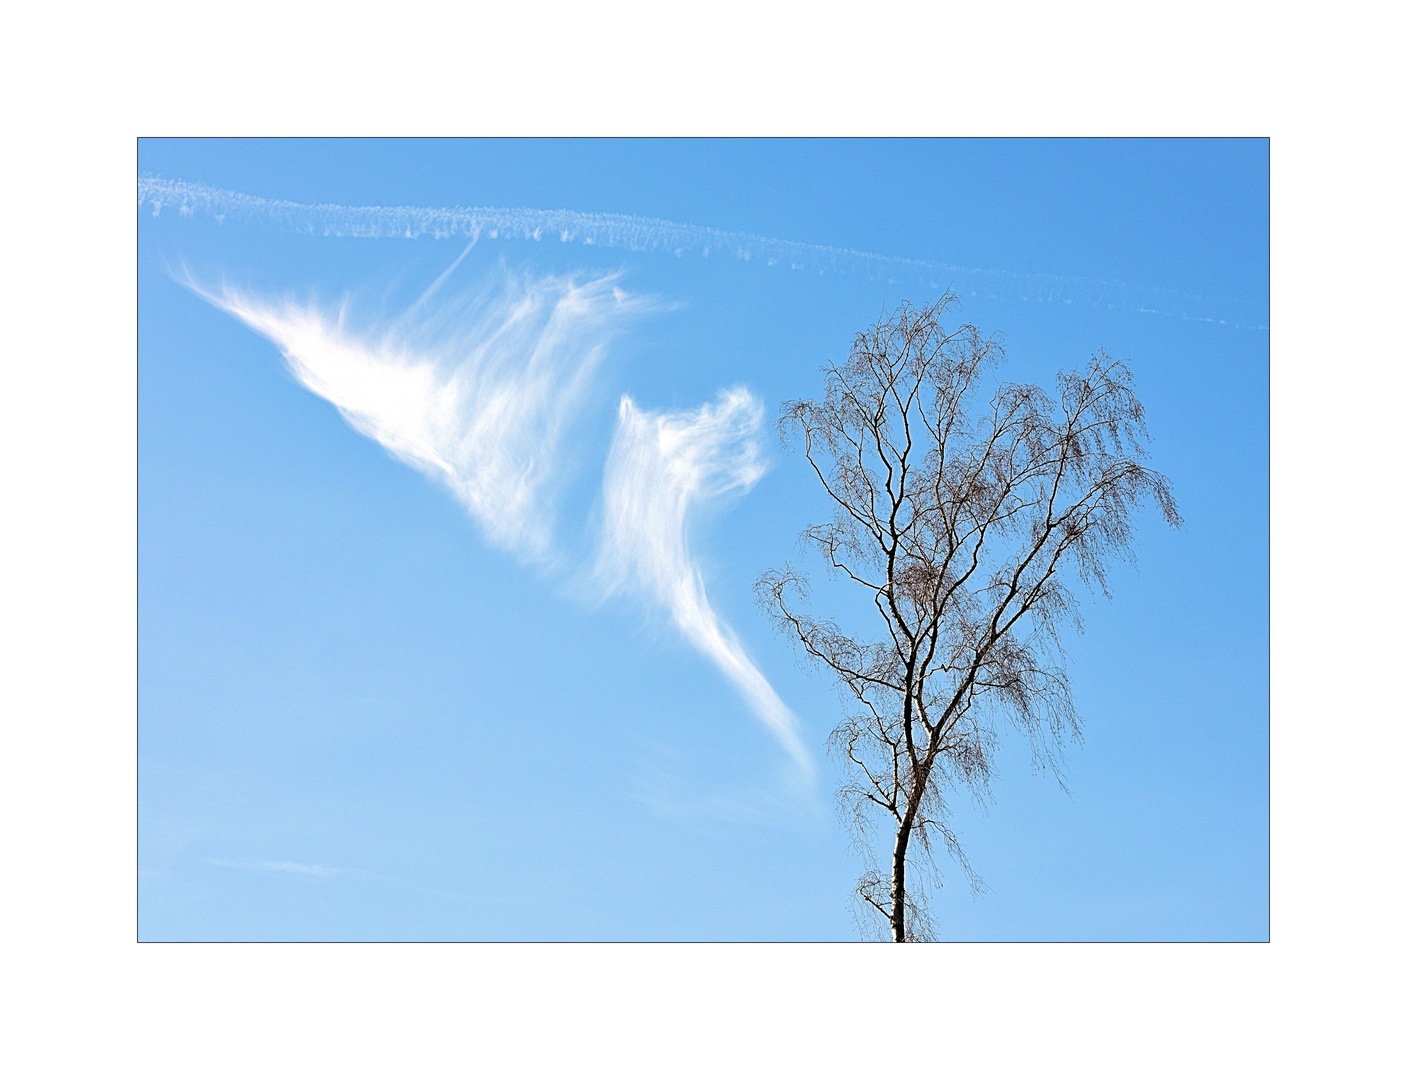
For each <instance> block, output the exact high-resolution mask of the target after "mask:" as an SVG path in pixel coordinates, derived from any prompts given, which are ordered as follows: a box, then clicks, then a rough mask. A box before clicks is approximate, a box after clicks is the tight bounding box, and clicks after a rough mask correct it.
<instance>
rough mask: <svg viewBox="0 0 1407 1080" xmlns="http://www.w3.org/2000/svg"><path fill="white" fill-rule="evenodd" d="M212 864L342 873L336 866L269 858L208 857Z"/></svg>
mask: <svg viewBox="0 0 1407 1080" xmlns="http://www.w3.org/2000/svg"><path fill="white" fill-rule="evenodd" d="M205 861H206V862H208V863H209V864H210V865H211V866H228V867H230V868H232V869H235V870H254V871H260V872H268V873H277V874H305V875H307V876H308V877H332V876H333V875H334V874H340V873H342V871H341V869H339V868H338V867H336V866H318V865H316V864H313V863H299V862H270V861H269V860H267V859H206V860H205Z"/></svg>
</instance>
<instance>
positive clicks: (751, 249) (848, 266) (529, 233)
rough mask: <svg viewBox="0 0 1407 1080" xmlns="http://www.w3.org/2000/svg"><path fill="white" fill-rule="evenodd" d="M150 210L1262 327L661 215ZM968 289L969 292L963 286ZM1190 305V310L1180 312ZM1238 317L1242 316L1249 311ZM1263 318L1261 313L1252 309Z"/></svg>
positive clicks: (1068, 286)
mask: <svg viewBox="0 0 1407 1080" xmlns="http://www.w3.org/2000/svg"><path fill="white" fill-rule="evenodd" d="M148 205H149V206H150V207H151V208H152V213H153V215H159V214H160V213H161V212H162V210H163V209H166V208H167V207H172V208H174V209H175V210H176V211H177V213H179V214H181V215H182V216H187V217H190V216H194V215H195V214H196V213H202V214H207V215H209V216H211V217H213V218H214V219H215V220H216V221H221V222H223V221H225V220H227V219H234V220H239V221H246V222H249V221H256V220H262V221H268V222H271V223H272V224H274V225H277V226H280V227H283V228H286V229H288V230H290V231H292V232H296V233H304V234H307V235H313V236H318V235H321V236H329V237H351V238H362V239H403V240H416V239H419V238H421V237H430V238H433V239H448V238H452V237H465V238H469V239H480V238H482V237H488V238H490V239H498V240H542V239H544V238H546V239H555V240H560V241H561V242H563V243H581V244H586V245H591V246H596V247H608V248H624V249H625V250H627V251H633V252H644V253H664V254H672V255H674V256H676V257H682V256H683V255H684V254H685V253H689V254H694V253H698V254H701V255H703V256H705V257H708V256H711V255H713V254H715V253H716V254H719V255H724V256H728V257H732V258H736V259H739V260H742V261H745V262H751V261H754V260H756V261H758V262H762V263H764V264H766V265H768V266H779V265H780V266H785V267H787V268H788V269H792V270H806V271H811V272H814V273H822V274H824V273H826V272H831V273H858V274H863V275H864V276H866V277H868V278H870V279H875V278H886V277H887V278H889V279H890V280H895V278H894V276H893V275H896V274H898V275H903V276H904V277H906V278H913V277H920V278H923V279H925V280H926V283H927V284H928V285H929V286H930V287H933V288H946V287H947V286H948V285H950V284H952V283H954V282H955V281H956V280H963V281H965V282H966V283H967V284H968V285H978V286H979V287H986V288H992V287H997V286H999V285H1005V286H1006V287H1007V288H1008V289H1012V288H1014V289H1015V290H1016V292H1017V294H1018V296H1019V298H1020V299H1022V300H1035V301H1038V302H1046V303H1051V302H1054V303H1074V302H1076V301H1079V302H1081V303H1088V304H1091V305H1093V306H1096V307H1098V306H1104V307H1115V306H1117V307H1121V308H1133V309H1134V310H1136V311H1139V312H1141V313H1144V314H1151V315H1165V316H1172V317H1175V318H1178V317H1180V318H1182V319H1185V320H1193V321H1198V322H1208V323H1219V324H1222V325H1229V326H1234V327H1236V328H1238V329H1253V330H1266V329H1269V328H1268V327H1267V326H1264V325H1258V324H1257V321H1256V320H1257V318H1258V317H1257V316H1254V315H1252V316H1251V318H1252V321H1251V322H1249V323H1247V322H1242V321H1240V320H1238V319H1233V320H1228V319H1226V318H1221V317H1219V316H1218V315H1217V314H1214V313H1213V311H1214V309H1224V308H1226V307H1228V306H1239V307H1242V308H1245V307H1247V305H1244V304H1240V305H1237V304H1228V302H1227V301H1224V300H1219V299H1217V298H1214V297H1207V296H1199V295H1195V294H1188V293H1180V292H1177V291H1175V290H1172V289H1164V288H1159V287H1156V286H1140V285H1131V284H1128V283H1126V282H1120V281H1098V280H1091V279H1087V278H1077V277H1061V276H1056V275H1046V274H1018V273H1015V272H1013V271H1008V270H985V269H977V268H973V267H965V266H957V265H955V264H952V263H944V262H936V261H927V260H922V259H907V258H901V257H898V256H893V255H880V254H877V253H874V252H867V251H854V250H851V249H849V248H837V247H827V246H825V245H822V244H806V243H800V242H798V241H793V240H778V239H774V238H771V237H766V236H756V235H754V234H752V233H741V232H725V231H723V230H721V229H711V228H705V227H701V226H697V225H685V224H681V223H679V222H675V221H666V220H664V219H662V218H647V217H636V216H633V215H629V214H604V213H582V212H580V211H576V210H533V209H528V208H503V207H492V206H468V207H444V208H440V209H435V208H433V207H420V206H340V205H337V204H335V203H296V202H289V201H287V200H283V199H264V198H260V197H259V196H256V195H245V194H242V193H240V192H237V191H229V190H226V189H224V188H217V187H211V186H210V185H208V184H199V183H190V182H187V181H184V180H165V179H162V178H160V177H155V176H141V177H138V178H137V206H138V208H139V209H140V208H142V207H144V206H148ZM973 291H976V290H973ZM1188 309H1191V310H1188ZM1243 314H1246V315H1250V313H1249V312H1244V313H1243ZM1260 317H1263V316H1260Z"/></svg>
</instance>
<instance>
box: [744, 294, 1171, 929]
mask: <svg viewBox="0 0 1407 1080" xmlns="http://www.w3.org/2000/svg"><path fill="white" fill-rule="evenodd" d="M955 303H956V298H955V297H954V296H952V295H951V294H950V295H947V296H944V297H943V298H942V299H940V300H938V301H936V302H934V303H932V304H929V305H927V306H925V307H921V308H916V307H913V306H912V305H910V304H908V303H905V304H903V305H902V306H900V307H899V309H898V310H897V311H895V312H893V313H892V314H891V315H888V316H884V315H882V316H881V318H880V320H879V322H877V323H876V324H875V325H874V326H873V327H871V328H870V329H868V330H866V331H865V332H863V333H861V334H859V335H858V336H857V337H856V339H855V344H854V347H853V349H852V351H851V353H850V358H849V359H848V360H847V361H846V362H845V363H844V364H843V365H841V366H839V367H837V366H835V365H834V364H831V365H828V366H827V368H826V369H825V372H826V383H825V397H824V399H823V400H822V401H792V402H788V403H786V404H785V405H784V406H783V410H782V418H781V421H780V424H779V427H780V430H781V433H782V439H783V443H784V444H786V443H788V442H789V441H790V440H791V439H794V438H795V437H796V436H797V435H799V436H800V438H801V442H802V446H803V448H804V451H805V454H806V458H807V460H808V461H809V462H810V464H811V466H812V468H813V469H814V470H815V473H816V476H817V477H818V478H819V479H820V481H821V484H822V486H823V487H824V488H825V491H826V494H827V495H829V496H830V499H831V501H832V502H833V504H834V515H833V517H832V518H831V519H830V520H829V521H826V522H825V523H823V524H820V525H813V526H811V527H810V528H808V529H806V530H805V532H803V533H802V542H803V544H804V545H805V546H809V547H811V548H813V549H815V550H816V551H818V552H819V553H820V555H821V556H822V557H823V558H824V560H825V562H826V567H827V571H828V572H829V573H831V574H832V575H838V576H840V577H841V578H842V579H843V580H848V581H850V582H852V583H853V584H854V585H855V586H857V587H858V588H859V589H861V590H863V591H864V592H865V593H867V594H868V596H869V598H870V599H872V601H873V604H874V610H875V611H876V612H877V613H878V620H877V621H876V622H874V624H873V629H874V637H875V640H867V639H864V638H860V637H854V636H851V635H850V634H849V633H847V632H845V631H843V630H842V629H841V628H840V626H838V625H837V624H836V623H835V622H834V621H833V620H829V619H827V620H817V619H814V618H812V617H810V616H808V615H807V614H805V613H804V611H803V607H804V604H805V601H806V600H807V599H808V596H807V582H806V578H805V577H804V576H803V575H802V574H800V573H798V572H796V571H795V570H793V569H792V568H791V567H790V566H787V567H786V568H784V569H783V570H780V571H776V570H773V571H769V572H768V573H766V574H764V575H763V576H762V578H761V579H759V581H758V583H757V593H758V599H759V601H760V602H761V603H762V605H763V606H764V608H766V609H767V610H768V611H769V612H770V613H771V615H772V616H773V617H774V619H775V620H776V621H777V622H778V624H779V625H780V626H781V627H782V628H783V629H784V630H785V631H786V632H787V633H789V634H790V635H791V636H792V637H793V638H794V639H795V640H796V641H797V642H799V643H800V645H801V646H802V647H803V649H804V650H805V653H806V654H807V655H808V657H809V658H811V659H813V660H815V661H816V662H818V663H819V664H820V665H821V666H822V667H823V668H824V669H827V670H828V671H829V672H831V673H832V674H834V676H835V677H836V678H837V680H838V682H839V683H840V685H841V686H842V688H843V691H842V692H843V693H844V694H845V696H846V698H847V700H849V699H852V698H853V700H854V701H855V702H857V703H858V707H857V710H856V711H855V712H854V713H853V714H852V715H850V716H849V717H848V718H846V719H845V720H844V722H842V723H841V724H840V726H839V727H837V728H836V729H835V732H834V733H833V735H832V736H831V749H832V752H833V753H835V754H836V755H837V756H838V757H839V758H840V759H841V760H842V761H843V763H844V764H845V766H846V770H847V780H846V783H845V785H844V786H843V787H842V789H841V791H840V800H841V805H842V807H843V808H844V812H845V813H846V816H847V818H848V820H849V822H850V823H851V824H852V826H853V828H854V836H855V838H856V840H857V843H858V844H859V846H860V850H861V851H862V852H864V853H865V854H866V862H867V872H866V873H865V874H864V876H863V877H862V878H861V879H860V882H859V885H858V887H857V889H856V910H857V914H862V913H868V914H869V916H870V917H871V919H872V920H878V926H879V927H882V928H883V929H885V930H887V932H888V933H889V934H890V935H891V936H892V937H893V940H895V941H913V940H925V939H932V938H933V937H934V936H935V935H934V931H933V926H932V922H931V920H930V918H929V916H928V913H927V910H926V899H925V877H926V876H929V875H932V876H931V878H930V880H931V881H932V883H934V884H937V882H938V880H939V879H938V878H937V876H936V875H937V866H936V864H935V862H934V848H935V845H936V844H937V843H940V842H941V844H942V845H943V847H944V848H945V849H946V850H947V851H948V852H949V853H950V854H951V855H952V856H954V857H955V858H956V859H957V861H958V862H959V864H960V865H961V866H962V867H963V869H964V871H965V872H966V873H967V875H968V878H969V880H970V881H971V883H972V886H973V888H974V889H976V888H978V887H980V882H979V880H978V879H977V877H976V876H975V875H974V874H973V873H972V869H971V867H970V866H969V865H968V862H967V859H966V857H965V856H964V855H963V852H962V847H961V845H960V844H959V842H958V838H957V837H956V836H955V835H954V833H953V831H952V829H951V828H950V827H949V825H948V818H949V814H948V804H947V801H946V800H947V798H948V795H949V793H951V792H952V791H953V790H954V789H956V788H958V787H965V788H967V789H969V790H971V791H972V792H973V793H974V794H975V795H976V796H977V797H978V798H979V799H980V798H983V797H985V795H986V794H987V791H988V782H989V780H990V777H991V773H992V755H993V751H994V748H995V746H996V743H997V737H996V728H997V725H998V723H1000V722H1002V721H1006V722H1008V723H1011V724H1013V725H1014V726H1015V727H1016V728H1017V729H1019V730H1020V731H1021V732H1023V733H1024V734H1025V735H1027V736H1028V737H1029V739H1030V743H1031V747H1032V753H1033V758H1034V760H1035V762H1036V763H1037V764H1038V765H1045V766H1050V767H1052V771H1053V772H1054V773H1055V775H1056V777H1057V779H1059V778H1060V760H1061V753H1062V749H1063V745H1064V743H1065V742H1066V741H1067V740H1069V739H1072V738H1075V739H1077V738H1078V737H1079V732H1080V729H1079V717H1078V716H1077V715H1076V713H1075V710H1074V707H1073V704H1072V702H1071V698H1070V689H1069V684H1068V682H1067V679H1066V674H1065V654H1064V651H1063V649H1062V648H1061V643H1060V631H1061V629H1062V628H1063V627H1065V626H1068V625H1071V624H1073V625H1074V626H1075V627H1076V629H1079V628H1080V617H1079V612H1078V609H1077V604H1076V600H1075V598H1074V596H1073V595H1072V594H1071V592H1070V591H1069V589H1068V587H1067V584H1066V578H1068V577H1069V576H1070V574H1071V572H1073V573H1074V574H1075V575H1076V576H1078V577H1079V578H1080V579H1081V580H1082V581H1083V582H1084V584H1085V585H1086V586H1089V587H1094V586H1098V587H1099V588H1100V589H1101V590H1102V591H1103V592H1104V593H1105V594H1106V595H1108V586H1107V581H1106V567H1107V564H1108V560H1109V559H1110V558H1111V557H1123V558H1132V551H1131V548H1130V527H1131V524H1132V518H1133V515H1134V513H1135V512H1136V511H1137V509H1138V508H1139V507H1140V505H1142V504H1143V503H1144V501H1145V500H1146V499H1147V498H1148V497H1149V496H1151V497H1152V499H1153V501H1154V502H1155V503H1156V504H1157V506H1158V509H1159V510H1160V511H1161V512H1162V516H1163V518H1164V519H1165V520H1166V521H1167V522H1168V524H1169V525H1171V526H1173V527H1177V526H1178V525H1180V524H1181V519H1180V518H1179V516H1178V512H1177V506H1176V503H1175V502H1174V501H1173V496H1172V491H1171V488H1170V486H1169V484H1168V481H1167V479H1166V478H1165V477H1163V476H1161V475H1160V474H1158V473H1156V472H1153V471H1151V470H1150V469H1147V468H1145V467H1144V466H1143V465H1142V464H1141V460H1142V459H1143V458H1144V457H1145V456H1146V452H1145V448H1144V443H1145V440H1146V438H1147V433H1146V429H1145V427H1144V423H1143V406H1142V405H1141V404H1140V403H1139V401H1138V398H1137V397H1136V396H1135V395H1134V392H1133V386H1132V379H1131V376H1130V374H1129V371H1128V368H1127V367H1126V366H1125V365H1124V364H1123V363H1122V362H1115V361H1113V360H1111V359H1110V358H1109V357H1108V356H1107V355H1105V354H1104V353H1103V352H1100V353H1099V354H1098V355H1096V356H1094V357H1093V358H1092V359H1091V360H1090V362H1089V364H1088V365H1086V366H1085V368H1084V369H1083V370H1076V371H1072V372H1063V373H1061V374H1060V376H1059V396H1058V399H1052V398H1051V397H1050V396H1048V395H1047V394H1045V393H1044V392H1043V391H1041V390H1040V389H1039V388H1038V387H1035V386H1025V385H1018V384H1013V383H1003V384H1001V385H1000V386H997V387H996V389H995V392H994V393H993V394H992V396H991V397H990V400H988V401H986V402H985V403H984V402H983V401H982V400H981V398H982V396H983V384H984V383H987V382H988V379H987V377H988V376H989V375H990V373H991V372H992V370H993V369H994V368H995V367H996V366H997V365H998V364H999V363H1000V362H1001V360H1002V359H1003V352H1002V347H1001V344H1000V341H999V340H998V339H996V338H992V337H986V338H984V337H983V336H982V335H981V334H980V333H979V331H978V330H977V329H976V328H975V327H973V326H971V325H965V326H962V327H960V328H958V329H957V330H955V331H953V332H951V333H949V332H947V331H945V330H944V329H943V327H942V326H941V325H940V323H939V319H940V318H942V317H944V316H945V315H946V314H947V312H948V310H949V309H950V308H951V307H953V306H954V304H955ZM1061 783H1062V786H1063V780H1062V781H1061ZM877 822H887V823H888V826H887V827H888V828H892V829H893V837H894V842H893V847H892V852H891V857H890V858H889V859H887V860H886V862H887V864H888V865H887V866H886V865H882V864H880V862H879V861H878V860H876V859H875V858H874V856H873V854H872V852H873V848H872V846H871V845H870V843H869V838H870V837H872V835H873V831H874V827H875V825H876V823H877Z"/></svg>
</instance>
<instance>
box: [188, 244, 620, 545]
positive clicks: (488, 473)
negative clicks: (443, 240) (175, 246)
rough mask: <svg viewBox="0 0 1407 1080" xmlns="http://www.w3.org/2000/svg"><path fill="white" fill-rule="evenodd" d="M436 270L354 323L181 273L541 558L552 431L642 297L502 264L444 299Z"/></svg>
mask: <svg viewBox="0 0 1407 1080" xmlns="http://www.w3.org/2000/svg"><path fill="white" fill-rule="evenodd" d="M461 258H462V256H461ZM451 269H453V268H452V267H451ZM446 273H448V271H447V272H446ZM443 279H444V275H442V276H441V279H440V280H437V281H436V282H435V284H434V285H432V286H431V288H430V290H428V291H427V293H426V294H425V296H423V297H422V298H421V300H420V301H419V302H417V304H416V305H415V306H414V307H413V308H412V309H411V310H410V311H409V312H407V313H406V314H405V315H404V316H401V317H399V318H397V319H396V320H393V321H391V322H389V323H383V324H379V325H378V324H373V325H371V326H370V327H369V328H361V329H358V328H357V327H355V326H354V325H353V321H352V313H351V312H350V311H349V309H348V305H347V304H346V303H344V304H343V305H342V306H341V307H340V308H339V309H337V310H331V311H329V310H324V309H323V308H321V307H319V306H318V305H317V304H315V303H311V302H306V301H300V300H293V299H282V300H271V299H267V298H264V297H261V296H258V295H255V294H253V293H251V292H248V291H245V290H242V289H237V288H234V287H231V286H223V287H221V288H220V289H218V290H208V291H207V290H205V289H203V288H202V287H200V286H199V285H198V284H196V283H195V282H194V281H191V280H190V279H189V278H188V280H187V284H189V285H190V287H191V288H193V289H195V290H196V291H197V292H199V293H200V294H201V295H203V296H204V297H205V298H206V299H208V300H210V301H211V302H212V303H214V304H216V305H218V306H219V307H221V308H223V309H224V310H225V311H227V312H229V313H230V314H232V315H234V316H236V317H238V318H239V319H241V320H242V321H243V322H244V323H246V324H247V325H248V326H249V327H250V328H252V329H253V330H255V331H257V332H258V333H260V334H262V335H263V336H264V337H266V338H268V339H269V340H270V341H272V342H273V343H274V344H275V345H277V346H278V347H279V349H280V350H282V352H283V355H284V357H285V358H286V359H287V361H288V365H289V368H290V369H291V370H292V372H293V374H294V375H295V376H296V377H297V378H298V379H299V381H300V382H302V384H303V385H304V386H306V387H307V388H308V389H309V390H311V391H312V392H313V393H315V394H318V395H320V396H321V397H324V398H326V399H327V400H328V401H330V402H331V403H332V404H333V405H335V406H336V407H337V409H338V411H339V412H341V414H342V415H343V417H344V418H345V419H346V420H347V422H348V423H349V424H350V425H351V426H352V427H353V428H355V429H356V430H357V431H359V432H361V433H362V434H363V435H366V436H368V437H369V438H372V439H375V440H376V441H377V442H379V443H380V444H381V445H382V446H384V447H385V448H386V449H387V450H388V451H390V452H391V453H392V454H394V455H395V456H396V457H397V458H399V459H400V460H401V461H403V462H405V463H406V464H408V465H411V466H412V467H414V468H416V469H418V470H420V471H421V472H423V473H425V474H427V475H429V476H431V477H433V478H435V479H437V480H439V481H441V482H443V483H444V484H445V485H446V486H447V487H448V488H449V489H450V491H451V492H453V494H454V495H455V497H456V498H457V499H458V500H459V501H460V502H461V503H462V504H463V505H464V506H465V508H466V509H467V510H468V511H469V512H470V514H472V515H473V517H474V518H475V519H476V520H477V521H478V522H479V523H480V525H481V526H482V527H483V529H484V532H485V534H486V536H487V538H488V539H489V540H490V541H491V542H492V543H494V544H496V545H498V546H500V547H502V548H505V549H507V550H509V551H512V552H513V553H514V554H516V555H518V556H519V557H520V558H523V559H525V560H527V561H537V562H543V561H546V560H547V559H549V558H550V556H551V532H552V525H553V512H552V505H551V494H552V487H553V484H554V483H555V480H556V473H557V458H558V450H559V444H560V442H561V439H562V437H563V434H564V432H565V430H566V428H567V426H568V424H569V423H570V421H571V420H572V418H573V415H574V414H575V412H576V410H577V407H578V405H579V403H580V400H581V397H582V394H583V393H584V391H585V390H586V389H587V387H588V384H589V382H590V379H591V376H592V374H593V373H594V372H595V370H596V369H597V367H598V366H599V364H600V362H601V359H602V357H603V355H604V352H605V348H606V345H607V343H608V341H609V340H610V338H611V336H612V335H613V334H614V333H615V332H616V331H617V330H618V329H619V327H620V325H621V323H622V321H623V320H624V318H625V317H627V316H628V315H630V314H632V313H634V312H638V311H640V310H641V309H642V308H644V307H645V306H646V303H647V302H646V301H644V300H643V299H641V298H640V297H636V296H631V295H629V294H627V293H625V292H623V291H622V290H621V289H620V288H619V287H618V286H617V284H616V281H615V279H614V278H613V277H609V276H607V277H597V278H579V277H578V278H573V277H540V278H529V277H516V278H513V277H505V279H504V280H503V281H502V282H501V283H499V284H498V285H496V286H495V287H492V288H488V287H485V288H483V289H481V290H480V291H478V292H476V293H456V294H455V296H454V298H453V299H452V300H451V301H447V302H442V301H440V300H439V299H438V298H437V297H436V296H435V293H436V291H437V290H438V289H439V288H440V286H441V284H442V283H443Z"/></svg>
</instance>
